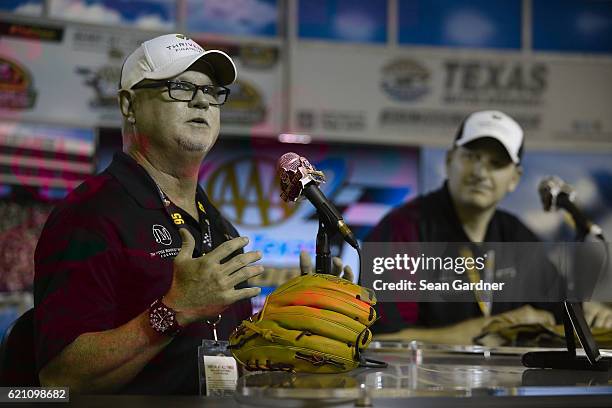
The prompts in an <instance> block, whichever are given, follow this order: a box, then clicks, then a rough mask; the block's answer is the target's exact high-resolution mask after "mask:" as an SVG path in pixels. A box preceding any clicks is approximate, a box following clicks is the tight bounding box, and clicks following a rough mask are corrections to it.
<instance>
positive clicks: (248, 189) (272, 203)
mask: <svg viewBox="0 0 612 408" xmlns="http://www.w3.org/2000/svg"><path fill="white" fill-rule="evenodd" d="M279 186H280V183H279V180H278V175H277V173H276V160H275V159H272V158H267V157H256V158H254V157H252V156H245V157H240V158H237V159H234V160H231V161H228V162H226V163H224V164H222V165H221V166H220V167H218V168H217V169H216V170H215V171H213V172H212V173H211V174H210V176H209V177H208V183H207V184H206V191H207V193H208V196H209V197H210V199H211V201H212V202H213V204H214V205H215V206H216V207H217V208H219V210H221V211H222V212H223V214H224V215H225V216H226V217H227V218H228V219H230V220H231V221H232V222H235V223H236V224H240V225H245V226H257V227H269V226H272V225H275V224H279V223H282V222H283V221H285V220H286V219H288V218H289V217H291V216H292V215H293V213H294V212H295V211H296V210H297V209H298V208H299V205H291V204H289V203H286V202H284V201H282V200H281V198H280V187H279Z"/></svg>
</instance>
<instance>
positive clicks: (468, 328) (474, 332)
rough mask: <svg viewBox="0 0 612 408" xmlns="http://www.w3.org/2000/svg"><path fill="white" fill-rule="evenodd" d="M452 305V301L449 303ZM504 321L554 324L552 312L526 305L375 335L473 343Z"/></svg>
mask: <svg viewBox="0 0 612 408" xmlns="http://www.w3.org/2000/svg"><path fill="white" fill-rule="evenodd" d="M449 307H452V303H449ZM500 320H501V321H504V322H508V323H511V324H533V323H541V324H544V325H554V324H555V318H554V316H553V315H552V313H550V312H548V311H546V310H541V309H536V308H534V307H533V306H530V305H526V306H522V307H519V308H518V309H514V310H510V311H508V312H505V313H502V314H499V315H495V316H491V317H478V318H475V319H468V320H464V321H462V322H459V323H455V324H453V325H451V326H444V327H434V328H422V327H411V328H407V329H403V330H401V331H399V332H396V333H387V334H380V335H376V339H377V340H398V339H400V340H417V341H424V342H430V343H439V344H465V345H469V344H474V341H473V339H474V337H476V336H478V335H479V334H480V333H482V330H483V329H484V328H485V327H486V326H488V325H489V324H491V323H492V322H494V321H500Z"/></svg>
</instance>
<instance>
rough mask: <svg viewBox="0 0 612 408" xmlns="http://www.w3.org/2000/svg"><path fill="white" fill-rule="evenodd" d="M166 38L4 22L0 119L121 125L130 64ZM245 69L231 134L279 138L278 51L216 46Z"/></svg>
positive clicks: (229, 111)
mask: <svg viewBox="0 0 612 408" xmlns="http://www.w3.org/2000/svg"><path fill="white" fill-rule="evenodd" d="M159 34H161V33H158V32H143V31H136V30H123V29H118V28H102V27H92V26H86V25H77V24H68V25H65V26H53V27H52V26H41V25H35V24H21V23H16V22H11V21H0V101H1V102H2V103H1V104H0V106H1V107H0V118H10V119H12V120H25V121H36V122H47V123H56V124H64V125H75V126H83V127H85V126H92V127H93V126H108V127H118V126H119V125H120V113H119V109H118V107H117V84H118V83H119V76H120V72H121V64H122V62H123V60H124V58H125V57H126V56H127V55H128V54H129V53H130V52H132V51H133V50H134V49H136V48H137V47H138V46H139V45H140V44H141V43H142V42H143V41H146V40H148V39H150V38H152V37H154V36H156V35H159ZM194 39H195V40H196V41H198V42H199V43H200V44H201V45H202V46H203V47H204V48H205V49H208V48H221V49H223V50H224V51H226V52H227V53H229V54H230V55H231V56H232V57H233V58H234V61H235V62H236V65H237V67H238V81H237V82H236V83H235V84H234V85H232V86H231V87H230V88H231V91H232V92H231V96H230V100H229V102H228V103H227V104H226V105H224V106H223V109H222V123H223V131H224V132H225V133H227V134H232V133H233V134H245V133H247V134H252V135H258V134H270V133H272V134H278V133H279V130H280V123H281V108H280V107H281V104H280V102H279V100H280V94H281V90H280V89H281V83H282V67H281V63H280V58H279V49H278V47H276V46H256V45H246V44H245V45H242V44H241V45H236V44H228V43H224V44H212V43H210V42H205V41H200V40H199V39H198V38H194Z"/></svg>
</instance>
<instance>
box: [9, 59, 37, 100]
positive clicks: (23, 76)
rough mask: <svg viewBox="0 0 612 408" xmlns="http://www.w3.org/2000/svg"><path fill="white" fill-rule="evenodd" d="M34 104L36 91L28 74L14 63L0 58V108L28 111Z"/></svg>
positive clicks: (23, 68)
mask: <svg viewBox="0 0 612 408" xmlns="http://www.w3.org/2000/svg"><path fill="white" fill-rule="evenodd" d="M35 103H36V91H35V90H34V86H33V80H32V76H31V75H30V73H29V72H28V71H27V70H26V68H25V67H23V66H21V65H20V64H19V63H17V62H16V61H14V60H10V59H8V58H6V57H0V106H2V107H3V108H9V109H30V108H32V107H33V106H34V104H35Z"/></svg>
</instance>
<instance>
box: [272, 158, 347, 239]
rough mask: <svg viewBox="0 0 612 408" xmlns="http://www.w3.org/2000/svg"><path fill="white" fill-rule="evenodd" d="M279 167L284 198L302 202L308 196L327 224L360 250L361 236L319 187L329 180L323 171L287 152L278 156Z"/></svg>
mask: <svg viewBox="0 0 612 408" xmlns="http://www.w3.org/2000/svg"><path fill="white" fill-rule="evenodd" d="M276 170H277V172H278V175H279V177H280V186H281V195H280V196H281V198H282V199H283V200H284V201H298V200H300V199H302V198H303V197H306V198H307V199H308V201H310V202H311V203H312V205H313V206H314V207H315V208H316V209H317V212H318V213H319V216H320V217H322V221H323V222H324V223H325V225H326V226H327V227H328V228H330V229H331V230H332V231H333V232H336V231H337V232H340V234H342V237H343V238H344V240H345V241H346V242H347V243H348V244H349V245H350V246H352V247H353V248H355V249H357V250H359V244H358V243H357V239H356V238H355V235H353V232H352V231H351V230H350V229H349V227H348V225H346V223H345V222H344V219H343V218H342V215H340V212H339V211H338V209H336V207H335V206H334V205H333V204H332V203H331V202H330V201H329V200H328V199H327V197H325V195H324V194H323V192H322V191H321V190H320V189H319V187H318V186H319V184H320V183H324V182H325V175H324V174H323V172H321V171H318V170H316V169H315V168H314V167H313V166H312V164H310V162H309V161H308V160H307V159H306V158H305V157H302V156H300V155H298V154H296V153H293V152H289V153H285V154H283V155H282V156H281V157H280V158H279V159H278V163H277V166H276ZM330 232H331V231H330Z"/></svg>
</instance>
